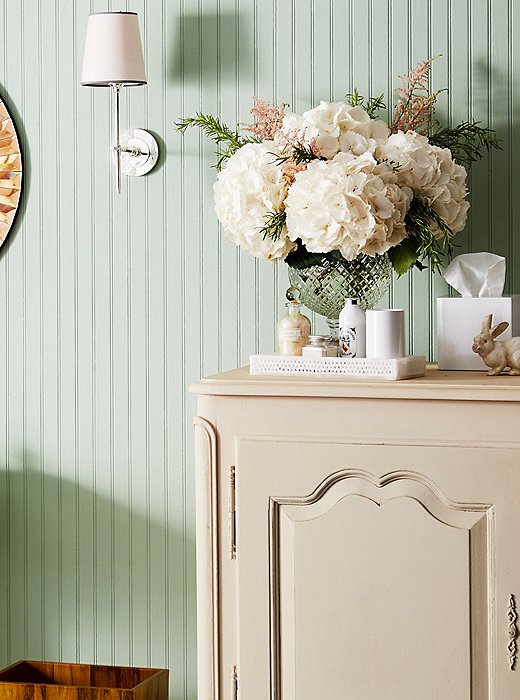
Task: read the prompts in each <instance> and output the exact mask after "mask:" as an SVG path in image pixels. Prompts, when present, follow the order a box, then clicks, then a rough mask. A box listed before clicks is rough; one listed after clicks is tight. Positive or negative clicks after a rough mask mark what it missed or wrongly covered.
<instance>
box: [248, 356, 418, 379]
mask: <svg viewBox="0 0 520 700" xmlns="http://www.w3.org/2000/svg"><path fill="white" fill-rule="evenodd" d="M249 361H250V366H249V371H250V374H283V375H286V376H301V375H312V376H319V375H321V376H331V375H335V376H347V377H365V378H368V377H370V378H371V379H391V380H400V379H412V377H422V376H423V375H424V373H425V371H426V358H425V357H424V356H423V355H410V356H408V357H400V358H398V359H395V360H369V359H365V358H358V357H355V358H347V357H296V356H294V357H293V356H288V355H276V354H271V355H251V356H250V358H249Z"/></svg>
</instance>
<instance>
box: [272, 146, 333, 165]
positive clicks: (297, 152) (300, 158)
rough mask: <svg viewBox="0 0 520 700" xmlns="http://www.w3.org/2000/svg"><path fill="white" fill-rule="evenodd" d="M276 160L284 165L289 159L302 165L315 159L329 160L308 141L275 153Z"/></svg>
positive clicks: (278, 163)
mask: <svg viewBox="0 0 520 700" xmlns="http://www.w3.org/2000/svg"><path fill="white" fill-rule="evenodd" d="M272 155H273V156H274V162H275V163H276V164H277V165H283V164H284V163H287V162H288V161H292V162H293V163H294V164H295V165H300V164H301V163H310V162H311V161H313V160H327V159H326V158H324V157H323V156H320V155H317V154H316V153H315V152H314V150H313V148H312V144H307V143H296V144H292V145H291V146H289V151H288V152H287V151H284V153H283V154H281V155H280V154H278V153H273V154H272Z"/></svg>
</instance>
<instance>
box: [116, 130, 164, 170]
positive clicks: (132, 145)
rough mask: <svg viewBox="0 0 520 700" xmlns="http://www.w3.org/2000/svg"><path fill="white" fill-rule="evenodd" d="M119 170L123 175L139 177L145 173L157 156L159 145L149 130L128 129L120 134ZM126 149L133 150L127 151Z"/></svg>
mask: <svg viewBox="0 0 520 700" xmlns="http://www.w3.org/2000/svg"><path fill="white" fill-rule="evenodd" d="M121 147H122V148H123V149H127V150H126V151H125V150H124V151H122V153H121V170H122V171H123V172H124V173H125V175H130V176H132V177H139V176H140V175H146V173H149V172H150V170H151V169H152V168H153V167H154V166H155V164H156V163H157V160H158V158H159V146H158V144H157V141H156V140H155V138H154V137H153V136H152V134H150V132H149V131H145V130H144V129H130V130H129V131H125V132H124V134H121ZM128 151H134V153H129V152H128Z"/></svg>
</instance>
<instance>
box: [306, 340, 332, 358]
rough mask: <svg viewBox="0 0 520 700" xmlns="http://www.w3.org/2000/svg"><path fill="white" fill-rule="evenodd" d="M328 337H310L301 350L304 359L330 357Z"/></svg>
mask: <svg viewBox="0 0 520 700" xmlns="http://www.w3.org/2000/svg"><path fill="white" fill-rule="evenodd" d="M330 343H331V338H330V335H310V336H309V344H308V345H305V346H304V347H303V348H302V355H303V356H304V357H331V355H330V354H329V353H330V349H331V345H330Z"/></svg>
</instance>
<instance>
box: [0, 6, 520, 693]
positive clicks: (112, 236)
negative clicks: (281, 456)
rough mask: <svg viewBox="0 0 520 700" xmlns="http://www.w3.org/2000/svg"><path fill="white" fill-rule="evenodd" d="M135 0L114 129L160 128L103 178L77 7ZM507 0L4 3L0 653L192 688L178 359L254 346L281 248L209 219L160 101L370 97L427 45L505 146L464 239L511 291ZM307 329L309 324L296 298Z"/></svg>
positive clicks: (416, 325)
mask: <svg viewBox="0 0 520 700" xmlns="http://www.w3.org/2000/svg"><path fill="white" fill-rule="evenodd" d="M107 9H108V10H110V9H114V10H117V9H128V10H135V11H137V12H139V15H140V22H141V31H142V35H143V40H144V42H143V43H144V46H145V52H146V63H147V68H148V76H149V84H148V86H147V87H145V88H136V89H132V90H126V91H124V93H123V99H122V120H123V125H122V126H123V128H126V127H127V126H135V127H144V128H148V129H150V130H151V131H152V132H154V133H155V134H156V135H157V137H158V139H159V143H160V145H161V157H160V163H159V166H158V167H157V168H156V169H155V171H154V172H153V173H151V174H150V175H149V176H148V177H146V178H134V179H130V178H125V179H124V182H123V193H122V195H121V196H120V197H118V196H117V195H116V194H115V191H114V182H113V171H112V163H111V160H110V155H109V151H108V146H109V144H110V142H111V139H112V117H113V114H112V105H111V99H110V97H111V96H110V92H109V91H108V90H102V89H98V90H92V89H87V88H81V87H80V85H79V71H80V68H81V59H82V52H83V42H84V37H85V29H86V22H87V16H88V12H89V11H90V10H92V11H106V10H107ZM519 17H520V13H519V11H518V8H517V5H516V3H515V2H514V1H513V0H461V1H460V2H459V1H458V0H457V2H456V1H455V0H417V1H415V0H414V1H413V2H412V0H366V2H356V1H355V0H301V1H300V0H287V2H276V0H170V1H168V0H157V2H154V3H147V2H146V1H145V0H132V2H131V1H130V0H125V2H123V3H119V4H118V3H116V2H115V0H90V2H85V3H70V2H65V0H45V2H44V1H43V0H31V1H29V0H19V1H18V2H8V0H3V1H2V2H1V3H0V38H1V39H2V48H1V49H0V58H1V60H0V92H1V94H2V95H3V96H4V97H5V99H6V101H7V102H8V104H9V106H10V107H11V108H12V110H13V113H14V115H15V116H16V117H17V118H18V124H19V127H20V138H21V141H22V144H23V148H24V153H25V165H26V170H25V174H24V179H25V193H24V201H23V205H22V210H21V213H20V216H19V219H18V222H17V224H16V226H15V229H14V231H13V233H12V234H11V238H10V241H9V242H8V243H7V244H6V245H5V246H4V247H3V248H2V250H1V252H0V665H6V664H8V663H10V662H11V661H13V660H16V659H18V658H23V657H25V658H27V657H30V658H35V659H37V658H41V659H49V660H59V659H63V660H70V661H84V662H99V663H121V664H124V663H129V664H145V665H146V664H153V665H157V666H167V667H169V668H171V671H172V674H171V678H172V680H171V693H172V695H171V696H172V698H173V697H175V698H184V699H185V700H195V698H196V683H195V678H196V655H195V646H196V639H195V564H194V522H195V513H194V494H193V483H194V478H193V452H192V441H193V440H192V428H191V421H192V415H193V412H194V410H195V403H194V399H193V397H192V396H191V395H188V386H189V384H190V382H192V381H193V380H195V379H197V378H198V377H199V376H200V375H201V374H211V373H214V372H217V371H219V370H225V369H228V368H231V367H234V366H236V365H237V364H239V363H245V362H247V357H248V355H249V354H250V353H252V352H256V351H258V350H260V351H269V350H271V349H272V348H273V345H274V341H275V322H276V320H277V318H278V316H279V314H280V313H282V311H283V308H284V307H283V302H284V292H285V289H286V287H287V270H286V268H285V266H284V265H271V264H269V263H267V262H264V261H260V260H256V259H254V258H252V257H250V256H248V255H246V254H241V253H240V251H239V250H238V249H236V248H235V247H234V246H232V245H231V244H229V243H228V242H227V241H225V239H224V238H223V236H222V233H221V231H220V230H219V227H218V225H217V222H216V219H215V215H214V210H213V201H212V196H213V191H212V190H213V182H214V179H215V176H216V174H215V171H214V169H212V168H211V166H212V165H213V164H214V147H213V144H212V143H210V142H209V141H208V140H207V139H206V138H205V137H204V136H203V135H202V134H200V133H199V132H198V131H195V130H190V131H188V132H187V133H186V135H185V137H184V138H182V137H181V136H180V135H179V134H178V133H177V132H176V131H175V129H174V122H175V121H176V120H178V119H179V118H180V117H182V116H185V115H186V116H187V115H192V114H194V113H195V112H197V111H202V112H211V113H215V114H218V115H219V116H220V117H221V118H222V119H223V121H225V122H228V123H230V124H231V125H233V126H234V125H235V124H236V123H246V122H249V121H250V120H251V115H250V112H249V110H250V108H251V98H252V96H253V95H257V96H258V97H260V98H264V99H267V100H275V101H276V102H286V103H288V104H289V105H290V109H293V110H296V111H303V110H306V109H309V108H310V107H311V106H312V105H315V104H317V103H318V102H319V101H320V100H329V99H333V100H340V99H344V97H345V95H346V94H347V93H348V92H350V91H351V90H352V89H353V88H354V87H358V88H359V90H360V92H361V93H362V94H364V95H378V94H380V93H382V92H384V93H385V95H386V97H387V114H388V115H390V114H391V113H392V109H393V105H394V102H395V94H394V89H395V87H396V85H397V80H398V76H399V75H400V74H403V73H404V72H406V71H407V70H408V68H409V67H410V66H411V65H413V64H415V63H416V62H418V61H419V60H422V59H424V58H426V57H428V56H436V55H438V54H440V56H439V57H438V58H437V59H436V60H435V62H434V65H433V70H432V87H433V89H435V90H440V89H443V88H445V87H447V88H449V92H442V93H441V94H440V95H439V99H438V114H439V117H440V119H441V121H443V122H447V121H449V120H450V119H453V120H455V121H460V120H463V119H471V118H476V119H480V120H481V121H482V122H483V123H484V124H490V125H492V126H493V127H494V128H495V129H496V130H497V132H498V136H499V137H500V139H501V140H502V146H503V150H502V151H500V152H494V153H493V154H492V155H491V156H490V157H487V156H486V157H485V158H484V159H483V160H482V161H481V162H478V163H476V164H475V165H474V166H473V168H472V169H471V173H470V177H469V180H468V186H469V189H470V191H471V198H472V205H473V206H472V209H471V215H470V218H469V221H468V226H467V228H466V230H465V231H464V233H463V234H461V235H460V236H459V237H458V240H457V242H458V243H459V244H460V248H459V249H458V252H464V251H470V250H474V251H477V250H491V251H493V252H497V253H500V254H502V255H506V256H507V258H508V278H507V291H509V292H520V289H519V284H520V280H519V271H520V263H519V262H518V255H519V254H520V244H519V243H518V235H517V231H516V227H517V221H518V220H519V217H520V209H519V207H520V204H519V202H518V197H516V196H515V193H516V189H517V181H518V166H517V163H518V158H519V156H520V146H519V137H518V126H517V124H516V119H517V117H516V115H517V112H518V109H516V107H517V103H518V94H517V86H516V82H515V76H516V75H517V73H518V70H519V69H520V65H519V59H518V55H519V51H518V46H517V41H518V39H517V37H518V36H520V34H519V29H520V19H519ZM446 293H448V289H447V286H446V284H445V283H444V281H443V279H442V277H440V276H439V275H438V274H432V273H431V272H430V271H426V272H422V273H419V272H418V271H414V273H413V274H412V275H409V276H407V277H403V278H401V279H394V280H393V282H392V286H391V289H390V291H389V294H388V296H387V298H386V299H385V300H384V302H383V303H385V304H387V303H389V304H391V305H393V306H395V307H401V306H402V307H404V308H406V309H407V310H408V311H409V319H410V324H409V345H410V349H411V350H414V351H416V352H421V353H427V354H429V355H430V356H433V355H434V353H435V301H436V298H437V296H439V295H441V294H446ZM313 319H314V320H315V321H316V322H317V323H318V326H317V328H319V329H320V330H323V329H324V328H325V326H324V324H323V322H322V321H321V320H319V319H317V318H316V317H315V316H314V315H313Z"/></svg>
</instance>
